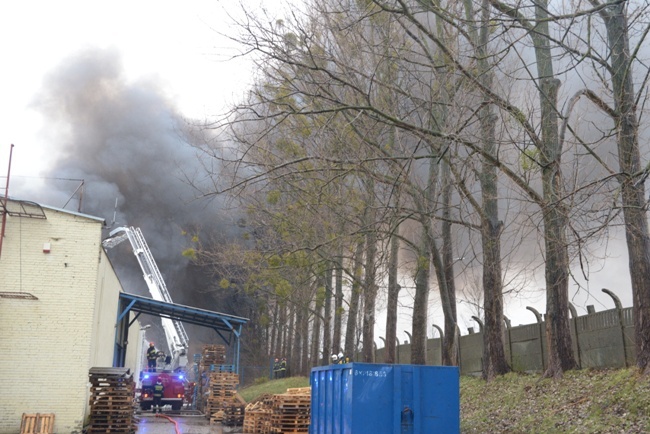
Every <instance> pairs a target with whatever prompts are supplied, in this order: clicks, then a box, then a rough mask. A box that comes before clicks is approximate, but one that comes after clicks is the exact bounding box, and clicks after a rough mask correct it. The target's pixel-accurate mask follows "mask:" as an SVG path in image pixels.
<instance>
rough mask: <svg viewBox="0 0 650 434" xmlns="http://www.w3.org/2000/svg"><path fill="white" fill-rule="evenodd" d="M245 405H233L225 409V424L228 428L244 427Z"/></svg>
mask: <svg viewBox="0 0 650 434" xmlns="http://www.w3.org/2000/svg"><path fill="white" fill-rule="evenodd" d="M244 408H245V406H244V405H240V404H232V405H229V406H227V407H225V408H224V409H223V413H224V415H223V421H222V422H221V423H223V424H224V425H226V426H242V425H243V424H244Z"/></svg>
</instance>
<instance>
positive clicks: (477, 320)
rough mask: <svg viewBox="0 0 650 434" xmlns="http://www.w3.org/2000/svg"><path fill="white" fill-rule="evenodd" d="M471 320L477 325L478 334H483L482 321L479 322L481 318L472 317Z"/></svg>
mask: <svg viewBox="0 0 650 434" xmlns="http://www.w3.org/2000/svg"><path fill="white" fill-rule="evenodd" d="M472 319H473V320H474V321H476V322H477V323H478V332H479V333H483V321H481V318H479V317H477V316H474V315H472Z"/></svg>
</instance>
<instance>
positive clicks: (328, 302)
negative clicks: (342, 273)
mask: <svg viewBox="0 0 650 434" xmlns="http://www.w3.org/2000/svg"><path fill="white" fill-rule="evenodd" d="M332 283H333V282H332V270H331V269H328V270H327V271H326V275H325V307H324V310H325V313H324V314H323V358H322V360H321V361H320V364H321V365H327V363H328V362H329V355H330V354H332Z"/></svg>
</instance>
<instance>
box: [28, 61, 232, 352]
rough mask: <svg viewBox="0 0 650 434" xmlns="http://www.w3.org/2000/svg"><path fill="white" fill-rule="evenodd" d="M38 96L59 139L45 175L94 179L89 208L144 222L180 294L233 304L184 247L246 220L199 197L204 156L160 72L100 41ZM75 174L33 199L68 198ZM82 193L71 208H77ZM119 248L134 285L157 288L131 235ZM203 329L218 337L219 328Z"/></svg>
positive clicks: (87, 193) (114, 255) (85, 205)
mask: <svg viewBox="0 0 650 434" xmlns="http://www.w3.org/2000/svg"><path fill="white" fill-rule="evenodd" d="M34 106H35V108H36V109H37V110H38V111H40V112H41V113H42V114H43V117H44V119H45V122H44V126H45V128H44V130H45V134H47V136H48V141H49V142H50V143H51V144H52V148H51V156H52V163H51V169H50V170H49V173H47V174H45V176H47V177H52V178H69V179H83V180H85V188H84V192H83V198H82V203H81V212H83V213H86V214H90V215H94V216H99V217H103V218H105V219H106V222H107V225H109V226H112V227H118V226H136V227H140V228H141V229H142V231H143V233H144V236H145V238H146V240H147V242H148V244H149V246H150V248H151V250H152V253H153V256H154V258H155V259H156V261H157V262H158V265H159V267H160V269H161V272H162V274H163V276H164V278H165V280H166V283H167V285H168V287H169V290H170V293H171V296H172V299H173V300H174V301H175V302H178V303H182V304H187V305H193V306H198V307H202V308H206V309H211V310H216V311H224V312H225V310H224V309H226V307H225V306H216V305H210V304H207V303H208V302H209V297H208V296H207V295H206V291H207V290H208V289H209V285H210V279H209V278H208V277H207V276H206V275H204V274H203V273H202V272H201V271H200V270H198V269H197V267H194V266H192V264H191V263H190V260H189V259H188V258H186V257H184V256H183V255H182V252H183V250H184V249H185V248H187V247H190V246H191V244H192V237H193V235H195V234H198V235H199V237H201V239H202V240H203V241H204V242H208V241H210V242H211V241H213V240H214V239H218V238H219V237H222V236H225V235H226V234H227V233H228V232H229V231H231V230H232V228H233V227H236V226H235V225H231V224H230V223H229V222H228V221H227V220H226V219H224V216H222V215H219V214H218V206H217V203H216V202H210V203H208V202H206V201H202V200H196V199H195V196H196V190H195V189H194V188H193V187H191V186H190V185H189V183H188V181H191V182H193V183H194V184H195V185H200V182H199V181H197V180H196V179H192V178H193V176H194V175H193V174H194V173H195V172H196V167H197V166H198V160H197V158H196V155H195V151H194V150H193V148H192V147H190V146H189V145H188V144H187V143H186V142H185V140H184V129H185V128H186V123H185V120H184V119H183V117H182V116H181V114H180V113H178V111H177V109H176V107H175V106H174V103H173V102H172V100H171V99H170V98H169V97H168V96H167V95H166V94H165V89H164V85H163V84H162V83H160V82H159V81H158V80H157V78H156V77H147V78H144V79H140V80H137V81H134V82H129V81H128V80H127V79H126V77H125V74H124V71H123V69H122V64H121V59H120V57H119V54H118V53H117V52H116V51H113V50H92V51H86V52H82V53H80V54H78V55H77V56H76V57H74V58H70V59H66V60H65V61H64V62H63V63H62V64H61V66H60V67H58V68H57V69H56V70H55V71H53V72H52V73H51V74H49V75H48V76H47V78H46V79H45V81H44V83H43V88H42V91H41V92H40V94H39V96H38V97H37V99H36V101H35V102H34ZM72 184H73V183H71V182H69V181H68V182H62V181H53V180H49V179H48V180H47V181H46V182H45V184H44V186H42V187H39V188H38V189H36V190H34V191H31V192H29V197H26V199H29V200H37V201H40V202H42V203H44V204H47V205H51V206H55V207H63V206H64V204H65V203H66V202H68V200H69V199H70V197H71V195H72V193H73V192H74V190H75V188H76V187H77V184H78V183H77V184H74V185H72ZM75 200H77V201H78V200H79V196H78V195H77V196H76V197H75ZM75 200H73V201H71V202H70V204H69V205H68V206H67V207H66V209H70V210H75V211H76V210H77V203H75ZM116 200H117V212H116V214H115V222H114V223H113V219H114V212H115V203H116ZM110 229H111V227H109V228H108V229H107V231H106V232H107V233H106V235H107V234H108V231H109V230H110ZM109 256H110V257H111V259H112V261H113V264H114V265H115V267H116V272H117V274H118V276H119V277H120V279H121V281H122V284H123V286H124V288H125V290H126V291H127V292H132V293H136V294H143V295H147V296H149V293H148V290H147V287H146V285H145V282H144V280H143V278H142V273H141V271H140V269H139V268H138V264H137V261H136V259H135V257H134V256H133V255H132V253H131V247H130V246H129V245H128V242H125V243H123V244H122V245H120V246H119V247H116V248H115V249H113V250H111V251H109ZM232 313H234V314H242V313H241V312H232ZM147 319H148V318H147ZM194 330H195V332H196V333H199V332H200V334H201V335H202V336H203V338H209V339H210V340H211V341H215V340H217V339H218V338H217V337H216V336H215V335H214V332H213V331H211V330H208V329H202V328H199V327H196V328H194ZM188 332H189V333H190V340H194V342H193V344H197V342H196V340H195V339H194V337H195V336H193V333H192V331H191V330H189V329H188ZM196 333H194V335H196ZM159 335H160V337H159V338H158V339H162V336H163V335H162V333H159Z"/></svg>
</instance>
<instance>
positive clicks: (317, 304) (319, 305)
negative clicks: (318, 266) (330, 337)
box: [310, 279, 325, 366]
mask: <svg viewBox="0 0 650 434" xmlns="http://www.w3.org/2000/svg"><path fill="white" fill-rule="evenodd" d="M320 281H321V282H320V283H322V284H323V285H321V286H320V288H323V291H324V290H325V279H320ZM323 295H324V294H323ZM323 302H324V298H320V296H319V295H318V294H317V295H316V300H315V301H314V320H313V324H312V333H311V357H310V359H311V365H312V366H318V365H320V357H319V356H318V353H319V352H320V342H321V341H320V323H321V319H320V318H321V312H322V310H323Z"/></svg>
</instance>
